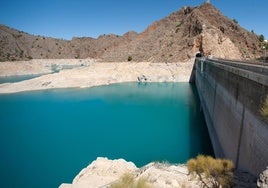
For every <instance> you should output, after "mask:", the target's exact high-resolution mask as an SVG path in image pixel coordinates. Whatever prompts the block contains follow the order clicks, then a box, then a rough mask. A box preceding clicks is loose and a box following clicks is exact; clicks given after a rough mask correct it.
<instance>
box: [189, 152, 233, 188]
mask: <svg viewBox="0 0 268 188" xmlns="http://www.w3.org/2000/svg"><path fill="white" fill-rule="evenodd" d="M187 168H188V171H189V173H190V174H191V175H193V176H195V177H198V179H199V180H200V181H201V182H202V186H203V187H213V188H219V187H223V188H224V187H231V186H232V185H233V163H232V161H230V160H225V159H214V158H212V157H210V156H204V155H198V156H197V158H196V159H190V160H189V161H188V162H187Z"/></svg>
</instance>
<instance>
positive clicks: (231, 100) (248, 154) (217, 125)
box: [190, 57, 268, 176]
mask: <svg viewBox="0 0 268 188" xmlns="http://www.w3.org/2000/svg"><path fill="white" fill-rule="evenodd" d="M190 82H194V83H195V85H196V88H197V91H198V95H199V99H200V102H201V108H202V110H203V112H204V116H205V120H206V123H207V128H208V131H209V135H210V139H211V142H212V145H213V149H214V153H215V156H216V157H219V158H228V159H231V160H232V161H233V162H234V165H235V167H236V168H237V169H239V170H243V171H246V172H249V173H251V174H253V175H255V176H259V174H260V173H261V172H262V171H263V170H264V169H265V168H266V166H268V118H267V117H266V118H265V117H264V116H263V115H262V114H261V109H262V107H263V104H264V101H265V99H266V97H267V95H268V66H267V65H264V64H250V63H245V62H234V61H228V60H219V59H206V58H203V57H201V58H198V57H197V58H196V60H195V64H194V68H193V71H192V75H191V78H190Z"/></svg>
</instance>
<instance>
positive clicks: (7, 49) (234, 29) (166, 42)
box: [0, 3, 262, 62]
mask: <svg viewBox="0 0 268 188" xmlns="http://www.w3.org/2000/svg"><path fill="white" fill-rule="evenodd" d="M196 51H201V52H202V53H203V54H205V55H213V56H215V57H220V58H228V59H255V58H258V57H260V55H261V52H262V51H261V48H260V41H259V37H258V36H257V35H256V34H254V33H253V32H249V31H247V30H245V29H243V28H242V27H240V26H239V24H238V23H237V22H235V21H233V20H231V19H229V18H227V17H225V16H224V15H222V14H221V12H220V11H219V10H217V9H216V8H215V7H214V6H213V5H211V4H210V3H204V4H202V5H201V6H199V7H183V8H181V9H180V10H179V11H178V12H174V13H172V14H170V15H169V16H167V17H165V18H163V19H162V20H159V21H156V22H154V23H152V24H151V25H150V26H149V27H148V28H147V29H146V30H145V31H143V32H142V33H136V32H133V31H131V32H128V33H126V34H124V35H123V36H118V35H113V34H108V35H101V36H99V37H98V38H97V39H95V38H90V37H82V38H79V37H74V38H73V39H72V40H70V41H68V40H60V39H54V38H50V37H43V36H33V35H30V34H28V33H24V32H22V31H17V30H15V29H12V28H8V27H6V26H4V25H0V61H10V60H13V61H15V60H28V59H32V58H34V59H40V58H41V59H55V58H56V59H60V58H78V59H79V58H83V59H84V58H94V59H101V60H102V61H120V62H124V61H136V62H140V61H150V62H178V61H187V60H188V59H189V58H190V57H191V56H193V55H194V54H195V52H196Z"/></svg>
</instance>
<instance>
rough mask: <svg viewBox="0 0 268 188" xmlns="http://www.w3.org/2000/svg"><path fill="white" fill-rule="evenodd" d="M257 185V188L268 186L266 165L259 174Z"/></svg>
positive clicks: (266, 187)
mask: <svg viewBox="0 0 268 188" xmlns="http://www.w3.org/2000/svg"><path fill="white" fill-rule="evenodd" d="M257 185H258V187H259V188H268V167H267V168H266V170H264V171H263V172H262V173H261V174H260V178H259V179H258V182H257Z"/></svg>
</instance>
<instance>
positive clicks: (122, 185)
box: [111, 174, 152, 188]
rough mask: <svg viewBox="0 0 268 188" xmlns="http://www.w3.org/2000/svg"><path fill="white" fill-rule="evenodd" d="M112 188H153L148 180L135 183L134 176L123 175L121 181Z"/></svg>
mask: <svg viewBox="0 0 268 188" xmlns="http://www.w3.org/2000/svg"><path fill="white" fill-rule="evenodd" d="M111 188H152V187H151V186H150V185H149V184H148V183H147V181H146V179H143V178H141V179H139V180H137V181H135V179H134V177H133V175H132V174H125V175H123V176H122V177H121V178H120V180H119V181H118V182H116V183H113V184H112V185H111Z"/></svg>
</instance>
